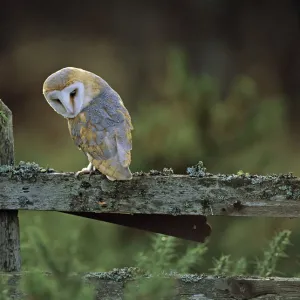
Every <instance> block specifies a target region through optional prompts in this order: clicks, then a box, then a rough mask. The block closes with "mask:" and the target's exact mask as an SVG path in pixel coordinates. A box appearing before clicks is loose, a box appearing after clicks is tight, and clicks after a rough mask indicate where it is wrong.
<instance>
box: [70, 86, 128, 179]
mask: <svg viewBox="0 0 300 300" xmlns="http://www.w3.org/2000/svg"><path fill="white" fill-rule="evenodd" d="M69 130H70V134H71V136H72V138H73V140H74V142H75V144H76V145H77V146H78V147H79V148H80V149H81V150H83V151H84V152H85V153H86V154H87V155H88V157H89V160H90V161H91V162H92V163H93V165H94V166H95V167H96V168H97V169H98V170H100V171H101V172H102V173H104V174H105V175H109V176H112V174H113V173H114V175H116V174H118V173H121V175H122V172H123V173H124V172H125V173H126V172H127V173H128V171H129V170H127V169H128V167H129V165H130V163H131V149H132V136H131V130H133V126H132V123H131V118H130V115H129V113H128V111H127V109H126V108H125V106H124V104H123V102H122V100H121V98H120V96H119V95H118V94H117V93H116V92H114V91H113V90H112V92H106V93H103V92H102V93H101V94H100V95H99V96H98V97H96V98H95V99H93V100H92V101H91V102H90V104H89V105H88V106H87V107H85V108H84V109H83V110H82V111H81V113H79V114H78V115H77V116H76V118H75V119H73V120H69ZM129 173H130V171H129ZM130 175H131V174H130ZM113 177H114V176H113ZM115 177H117V175H116V176H115ZM119 177H120V176H119Z"/></svg>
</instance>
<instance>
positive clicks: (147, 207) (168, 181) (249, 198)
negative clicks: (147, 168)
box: [0, 164, 300, 217]
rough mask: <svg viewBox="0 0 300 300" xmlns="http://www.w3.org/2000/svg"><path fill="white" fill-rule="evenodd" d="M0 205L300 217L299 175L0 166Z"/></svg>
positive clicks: (69, 209)
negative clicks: (123, 174)
mask: <svg viewBox="0 0 300 300" xmlns="http://www.w3.org/2000/svg"><path fill="white" fill-rule="evenodd" d="M0 191H1V193H0V209H22V210H53V211H54V210H56V211H65V212H96V213H100V212H103V213H122V214H168V215H207V216H208V215H222V216H264V217H299V216H300V181H299V179H298V178H296V177H294V176H292V175H280V176H275V175H274V176H244V175H242V176H238V175H209V176H205V177H191V176H188V175H169V176H164V175H149V174H148V175H143V176H139V175H134V176H133V179H132V180H130V181H119V182H117V181H116V182H110V181H108V180H107V179H105V178H103V176H101V175H92V176H91V177H90V178H89V176H88V175H83V176H81V177H79V178H75V176H74V174H73V173H55V172H54V173H47V172H46V171H45V170H44V172H41V171H40V168H39V167H38V166H36V165H34V164H23V165H20V166H17V167H15V168H13V169H10V170H9V168H2V171H1V168H0Z"/></svg>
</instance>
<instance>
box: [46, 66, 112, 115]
mask: <svg viewBox="0 0 300 300" xmlns="http://www.w3.org/2000/svg"><path fill="white" fill-rule="evenodd" d="M106 85H107V83H106V82H105V81H104V80H103V79H102V78H100V77H99V76H97V75H96V74H94V73H91V72H89V71H85V70H83V69H79V68H73V67H66V68H63V69H61V70H58V71H57V72H55V73H53V74H51V75H50V76H49V77H48V78H47V79H46V80H45V82H44V85H43V94H44V96H45V98H46V100H47V102H48V103H49V105H50V106H51V107H52V108H53V109H54V110H55V111H56V112H57V113H58V114H60V115H62V116H63V117H65V118H75V117H76V116H77V115H78V114H79V113H80V112H81V110H82V109H83V108H84V107H86V106H87V105H88V104H89V103H90V101H91V100H92V99H93V98H94V97H95V96H97V95H99V93H100V91H101V89H102V88H103V87H104V86H106Z"/></svg>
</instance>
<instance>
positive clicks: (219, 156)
mask: <svg viewBox="0 0 300 300" xmlns="http://www.w3.org/2000/svg"><path fill="white" fill-rule="evenodd" d="M100 50H101V49H100ZM100 50H99V51H100ZM19 51H22V49H20V50H19ZM108 52H109V51H108ZM108 52H107V53H108ZM17 54H18V53H16V55H17ZM104 54H105V53H104ZM104 56H105V55H104ZM105 57H107V60H108V61H109V60H112V61H113V60H114V58H111V57H110V56H109V55H108V54H107V56H105ZM108 61H107V62H105V65H106V67H107V66H110V64H109V63H108ZM114 66H115V67H116V68H117V63H116V62H114ZM116 68H115V69H116ZM117 69H118V70H120V72H116V74H115V75H114V74H111V73H112V71H111V68H108V67H107V70H109V71H108V74H110V75H111V79H112V81H113V82H114V84H112V86H113V87H114V88H115V89H116V90H117V91H119V92H120V94H121V96H122V98H123V100H124V102H125V104H126V106H127V108H128V109H129V111H130V113H131V116H132V120H133V125H134V131H133V152H132V158H133V162H132V171H139V170H144V171H147V170H149V169H162V168H163V167H172V168H173V169H174V170H175V172H176V173H185V172H186V168H187V166H190V165H194V164H195V163H196V162H198V161H199V160H202V161H204V163H205V165H206V166H207V168H208V170H209V172H212V173H213V172H217V173H237V172H238V171H239V170H244V171H245V172H249V173H260V174H266V173H273V172H275V173H287V172H290V171H293V172H294V173H295V174H296V175H297V174H300V156H299V153H298V152H297V151H295V150H294V149H293V147H292V145H291V141H290V136H289V132H288V129H287V117H286V107H285V97H284V95H277V96H274V97H272V98H270V97H266V96H264V95H262V93H260V90H259V88H258V87H257V85H256V83H255V82H254V80H253V79H251V78H250V77H247V76H244V75H241V76H238V77H237V78H235V80H233V81H232V82H231V83H230V89H229V91H228V92H226V93H224V92H223V91H222V90H221V88H220V83H219V82H218V81H217V80H216V79H215V78H212V77H210V76H209V75H207V74H194V73H191V72H190V71H189V70H188V68H187V60H186V57H185V55H184V54H183V52H181V51H178V50H173V51H171V52H170V53H169V55H168V56H167V59H166V65H165V66H162V72H161V74H157V77H155V76H154V75H153V81H154V84H152V85H151V89H149V90H147V91H141V92H140V93H138V96H137V97H136V98H134V97H131V96H132V95H133V94H135V93H133V92H132V93H130V92H129V91H128V89H127V88H126V86H125V85H126V76H127V75H126V72H125V71H124V70H123V69H122V67H121V66H119V65H118V68H117ZM91 70H92V69H91ZM92 71H94V72H96V73H97V70H92ZM104 73H105V72H104ZM99 74H100V73H99ZM114 76H115V77H114ZM120 76H121V77H120ZM122 76H123V77H122ZM122 78H123V79H124V80H122ZM105 79H107V78H105ZM24 80H25V79H24ZM108 82H111V81H110V80H108ZM122 84H124V86H123V85H122ZM122 91H123V92H122ZM130 95H131V96H130ZM0 96H1V95H0ZM129 96H130V97H129ZM41 97H42V96H41ZM28 105H32V111H31V114H25V115H24V119H21V121H20V114H19V115H18V114H16V117H15V118H14V121H15V123H16V126H15V128H14V135H15V144H16V145H15V149H16V161H19V160H25V161H36V162H37V163H39V164H40V165H43V166H50V167H53V168H54V169H56V170H64V171H77V170H79V169H81V168H82V167H83V166H84V165H85V164H87V161H86V159H85V157H84V155H83V154H82V153H81V152H80V151H77V149H76V147H75V146H74V145H73V142H72V141H71V139H70V137H69V133H68V130H67V125H66V122H65V120H63V119H62V118H61V117H60V116H58V115H57V114H56V113H55V112H53V111H52V109H51V108H50V107H49V105H48V104H47V103H46V101H44V102H42V100H40V101H39V102H32V104H28ZM14 116H15V115H14ZM22 122H25V123H24V124H25V125H23V124H22ZM209 222H210V223H211V224H212V228H213V234H212V236H211V238H210V239H209V241H208V244H207V245H206V246H205V247H204V248H197V247H195V246H194V245H192V244H190V243H189V242H185V241H180V243H179V244H181V245H179V246H178V247H177V246H176V247H175V248H176V253H174V252H171V253H169V254H168V252H167V250H168V249H171V248H172V247H171V248H168V247H166V248H162V249H164V250H161V251H163V252H162V253H160V255H158V253H157V255H158V257H157V260H159V259H160V260H162V258H163V257H166V256H168V255H170V256H171V257H170V259H171V261H172V259H175V258H173V257H172V256H173V255H175V254H176V255H175V256H176V257H177V259H178V257H181V259H179V260H178V264H179V266H180V268H179V269H180V270H182V271H184V272H187V271H190V272H199V273H201V272H208V271H210V270H214V271H211V272H213V273H214V272H221V271H222V272H225V273H226V272H227V273H228V274H229V273H230V274H239V273H241V274H252V273H255V268H256V266H255V264H249V263H248V260H249V258H250V257H256V256H257V259H258V260H259V261H262V260H263V261H268V257H267V254H266V253H265V254H262V253H261V249H262V248H264V247H266V243H267V242H266V241H267V240H268V239H270V238H271V237H272V236H273V234H274V232H278V231H281V230H282V229H287V230H292V232H295V234H292V235H291V236H288V238H290V239H291V241H292V243H293V245H294V247H290V248H288V250H287V251H288V252H287V254H288V258H287V259H285V260H282V261H280V262H279V263H278V266H277V262H274V261H273V260H270V259H269V262H268V264H269V263H273V264H274V263H275V264H276V266H277V269H278V270H279V272H281V273H282V274H285V275H287V276H292V275H294V274H295V271H296V269H297V267H298V266H297V264H295V261H298V252H297V248H298V247H299V246H300V238H299V237H298V236H297V235H296V232H297V230H298V229H299V228H300V226H299V225H300V224H299V221H297V220H290V219H265V218H234V217H231V218H228V219H227V218H217V217H211V218H209ZM20 223H21V247H22V248H21V251H22V259H23V270H36V269H39V270H44V269H49V264H45V263H43V262H42V261H43V260H40V259H39V255H40V254H38V248H39V247H37V246H36V244H35V242H34V239H33V238H32V235H33V234H34V233H35V230H36V229H38V230H39V235H40V236H41V238H42V240H43V243H44V245H45V248H46V249H47V251H48V252H47V255H48V256H49V257H54V258H55V262H54V263H55V265H58V266H61V267H62V268H64V267H66V268H70V269H72V271H108V270H111V269H112V268H114V267H125V266H133V265H135V261H136V258H137V255H138V254H137V253H139V252H141V253H144V254H141V256H140V255H139V256H138V257H139V259H140V260H139V262H140V263H141V262H143V257H144V258H146V260H145V262H144V263H146V262H147V261H148V263H149V260H147V259H148V258H149V257H150V254H149V253H148V252H147V249H149V248H150V247H152V246H153V244H152V239H151V238H152V237H153V236H154V235H153V234H150V233H145V232H141V231H139V230H134V229H128V228H124V227H120V226H117V225H111V224H107V223H104V222H98V221H94V220H88V219H81V218H79V217H75V216H70V215H66V214H63V213H47V212H20ZM156 242H161V241H157V240H156ZM166 242H167V243H173V242H174V243H175V241H174V240H169V239H167V240H166ZM176 243H177V242H176ZM154 245H155V244H154ZM153 247H154V248H155V246H153ZM189 247H191V248H189ZM206 247H207V248H206ZM187 248H188V249H190V251H188V252H187V251H186V250H187ZM172 249H173V248H172ZM279 250H280V249H279ZM280 251H281V250H280ZM150 252H151V251H150ZM146 253H148V254H146ZM186 253H194V254H193V255H194V256H193V255H192V254H189V255H188V256H186ZM222 253H226V255H225V256H222V255H221V254H222ZM151 255H152V254H151ZM66 256H67V257H68V260H71V262H70V263H71V265H70V266H68V267H67V266H65V265H64V261H65V258H66ZM160 257H161V258H160ZM195 257H197V260H195V259H194V258H195ZM202 257H205V259H203V260H202V259H201V258H202ZM215 257H220V258H219V259H218V260H216V261H215V260H214V258H215ZM180 261H181V263H180ZM154 262H155V260H153V261H152V262H151V263H150V265H149V266H153V264H154ZM164 263H166V264H168V260H166V259H165V258H164ZM154 265H156V264H154ZM268 266H269V265H268ZM50 269H51V268H50ZM270 272H271V273H272V274H273V273H274V270H273V269H272V268H271V269H269V268H268V267H266V266H264V267H263V269H261V270H257V274H262V275H266V274H269V273H270ZM33 280H38V279H33ZM28 284H29V285H30V283H28ZM33 285H36V284H35V283H34V281H33ZM37 285H40V284H37ZM53 288H54V287H53ZM55 288H59V286H56V287H55ZM37 293H38V292H37Z"/></svg>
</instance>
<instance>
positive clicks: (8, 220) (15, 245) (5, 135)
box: [0, 100, 21, 272]
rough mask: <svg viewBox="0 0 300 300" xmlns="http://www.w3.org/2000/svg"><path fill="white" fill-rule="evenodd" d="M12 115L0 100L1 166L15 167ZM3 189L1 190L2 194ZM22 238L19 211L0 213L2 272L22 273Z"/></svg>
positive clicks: (0, 269)
mask: <svg viewBox="0 0 300 300" xmlns="http://www.w3.org/2000/svg"><path fill="white" fill-rule="evenodd" d="M13 163H14V138H13V126H12V113H11V111H10V110H9V109H8V108H7V106H5V104H4V103H3V102H2V101H1V100H0V165H13ZM2 193H3V188H0V194H2ZM20 268H21V258H20V237H19V219H18V211H17V210H10V211H7V210H3V211H0V271H6V272H11V271H20Z"/></svg>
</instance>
